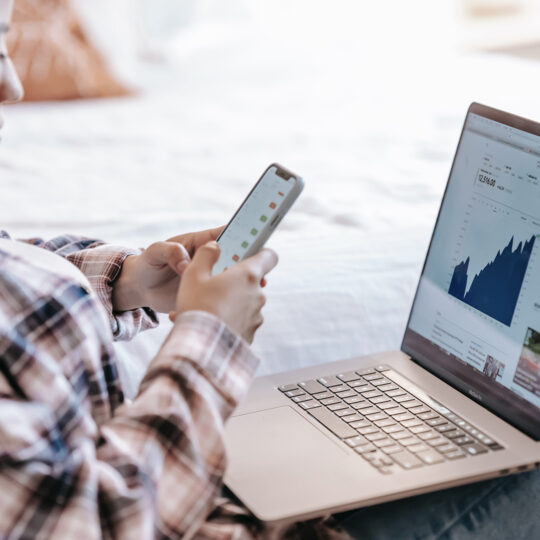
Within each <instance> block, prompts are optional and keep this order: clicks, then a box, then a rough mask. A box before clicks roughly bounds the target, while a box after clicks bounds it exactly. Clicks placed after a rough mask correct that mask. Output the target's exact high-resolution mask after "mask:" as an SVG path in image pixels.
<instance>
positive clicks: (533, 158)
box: [402, 104, 540, 440]
mask: <svg viewBox="0 0 540 540" xmlns="http://www.w3.org/2000/svg"><path fill="white" fill-rule="evenodd" d="M402 350H403V351H404V352H406V353H407V354H409V355H410V356H411V357H412V358H413V359H414V360H416V361H417V362H418V363H420V364H421V365H423V366H424V367H426V368H427V369H429V370H430V371H433V372H434V373H435V374H437V375H438V376H439V377H441V378H443V379H444V380H446V381H447V382H449V383H450V384H452V385H453V386H455V387H457V388H458V389H459V390H461V391H463V392H466V393H467V394H468V395H469V396H470V397H472V398H473V399H475V400H476V401H478V402H480V403H482V404H483V405H484V406H485V407H487V408H488V409H490V410H492V411H493V412H494V413H496V414H498V415H499V416H501V417H503V418H504V419H505V420H507V421H508V422H509V423H511V424H513V425H515V426H516V427H518V428H520V429H521V430H522V431H524V432H526V433H527V434H529V435H531V436H532V437H534V438H535V439H537V440H538V439H539V438H540V126H539V125H538V124H536V123H533V122H530V121H526V120H524V119H522V118H519V117H516V116H513V115H509V114H507V113H502V112H501V111H497V110H494V109H490V108H488V107H484V106H481V105H478V104H473V105H471V107H470V109H469V112H468V114H467V117H466V120H465V125H464V127H463V131H462V134H461V138H460V141H459V144H458V148H457V152H456V155H455V158H454V163H453V165H452V169H451V172H450V178H449V181H448V184H447V187H446V192H445V194H444V197H443V202H442V204H441V208H440V211H439V216H438V219H437V223H436V226H435V230H434V233H433V237H432V239H431V245H430V248H429V251H428V254H427V257H426V261H425V264H424V269H423V272H422V275H421V278H420V282H419V285H418V289H417V292H416V297H415V300H414V303H413V307H412V310H411V314H410V318H409V323H408V326H407V330H406V332H405V336H404V339H403V344H402ZM434 397H435V396H434Z"/></svg>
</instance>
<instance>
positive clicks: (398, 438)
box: [389, 430, 411, 442]
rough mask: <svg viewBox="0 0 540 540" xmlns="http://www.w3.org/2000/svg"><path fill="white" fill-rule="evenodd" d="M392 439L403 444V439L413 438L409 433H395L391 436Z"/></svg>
mask: <svg viewBox="0 0 540 540" xmlns="http://www.w3.org/2000/svg"><path fill="white" fill-rule="evenodd" d="M389 435H390V437H392V438H393V439H396V441H399V442H401V439H409V438H410V437H411V434H410V433H409V432H408V431H405V430H403V431H395V432H392V433H390V434H389Z"/></svg>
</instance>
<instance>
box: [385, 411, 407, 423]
mask: <svg viewBox="0 0 540 540" xmlns="http://www.w3.org/2000/svg"><path fill="white" fill-rule="evenodd" d="M401 410H402V411H404V412H394V410H393V409H390V410H389V411H385V412H386V414H389V415H390V416H393V417H394V420H397V421H398V422H405V420H413V419H414V416H413V415H412V414H411V413H409V412H405V409H401Z"/></svg>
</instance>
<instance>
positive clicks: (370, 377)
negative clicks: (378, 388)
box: [362, 372, 384, 381]
mask: <svg viewBox="0 0 540 540" xmlns="http://www.w3.org/2000/svg"><path fill="white" fill-rule="evenodd" d="M362 376H363V377H364V379H365V380H366V381H376V380H377V379H383V378H384V377H383V376H382V375H381V374H380V373H376V372H375V373H366V374H365V375H362Z"/></svg>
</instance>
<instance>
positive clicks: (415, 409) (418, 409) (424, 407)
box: [409, 405, 431, 414]
mask: <svg viewBox="0 0 540 540" xmlns="http://www.w3.org/2000/svg"><path fill="white" fill-rule="evenodd" d="M409 411H411V412H412V413H414V414H422V413H424V414H425V413H430V412H431V409H430V408H429V407H428V406H427V405H419V406H418V407H412V408H411V409H409Z"/></svg>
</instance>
